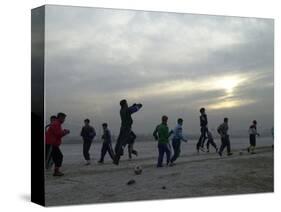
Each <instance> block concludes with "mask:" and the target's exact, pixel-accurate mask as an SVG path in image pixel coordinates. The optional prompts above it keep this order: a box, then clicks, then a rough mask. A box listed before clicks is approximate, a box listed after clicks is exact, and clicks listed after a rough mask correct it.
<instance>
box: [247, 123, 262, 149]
mask: <svg viewBox="0 0 281 212" xmlns="http://www.w3.org/2000/svg"><path fill="white" fill-rule="evenodd" d="M248 132H249V140H250V146H249V147H248V149H247V150H248V152H249V153H251V154H256V153H255V148H256V136H260V134H259V133H258V132H257V121H256V120H254V121H253V124H252V125H251V126H250V127H249V131H248Z"/></svg>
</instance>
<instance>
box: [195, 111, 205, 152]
mask: <svg viewBox="0 0 281 212" xmlns="http://www.w3.org/2000/svg"><path fill="white" fill-rule="evenodd" d="M200 114H201V115H200V127H201V129H200V131H201V135H200V138H199V140H198V142H197V145H196V149H197V152H199V150H201V151H203V152H204V151H205V150H204V148H203V147H204V142H205V140H206V139H207V133H208V118H207V114H206V111H205V108H203V107H202V108H201V109H200Z"/></svg>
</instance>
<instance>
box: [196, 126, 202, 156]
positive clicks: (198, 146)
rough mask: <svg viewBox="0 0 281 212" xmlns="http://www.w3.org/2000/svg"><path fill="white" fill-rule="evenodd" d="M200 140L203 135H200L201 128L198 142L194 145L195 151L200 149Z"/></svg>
mask: <svg viewBox="0 0 281 212" xmlns="http://www.w3.org/2000/svg"><path fill="white" fill-rule="evenodd" d="M202 139H203V134H202V127H201V135H200V137H199V140H198V142H197V144H196V149H197V151H199V149H200V147H201V142H202Z"/></svg>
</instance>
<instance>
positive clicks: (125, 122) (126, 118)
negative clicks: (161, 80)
mask: <svg viewBox="0 0 281 212" xmlns="http://www.w3.org/2000/svg"><path fill="white" fill-rule="evenodd" d="M120 106H121V109H120V117H121V127H120V133H119V136H118V139H117V142H116V145H115V157H114V161H113V163H114V164H115V165H118V164H119V160H120V157H121V155H123V152H124V148H125V146H126V145H127V144H128V143H129V141H130V139H131V138H130V135H131V131H132V125H133V119H132V114H133V113H135V112H137V111H139V109H140V108H142V104H136V103H135V104H133V105H132V106H130V107H129V106H128V103H127V100H125V99H123V100H121V101H120Z"/></svg>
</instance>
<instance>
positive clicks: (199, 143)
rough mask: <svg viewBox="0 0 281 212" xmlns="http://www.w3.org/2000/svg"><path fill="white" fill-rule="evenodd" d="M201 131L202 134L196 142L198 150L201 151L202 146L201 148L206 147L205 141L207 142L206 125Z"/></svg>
mask: <svg viewBox="0 0 281 212" xmlns="http://www.w3.org/2000/svg"><path fill="white" fill-rule="evenodd" d="M200 131H201V135H200V137H199V140H198V142H197V144H196V148H197V151H198V152H199V149H200V148H201V150H203V147H204V142H205V139H206V127H201V129H200Z"/></svg>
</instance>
